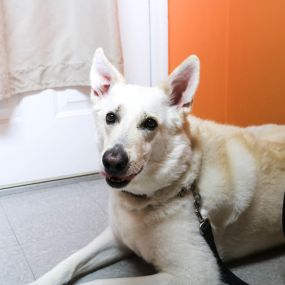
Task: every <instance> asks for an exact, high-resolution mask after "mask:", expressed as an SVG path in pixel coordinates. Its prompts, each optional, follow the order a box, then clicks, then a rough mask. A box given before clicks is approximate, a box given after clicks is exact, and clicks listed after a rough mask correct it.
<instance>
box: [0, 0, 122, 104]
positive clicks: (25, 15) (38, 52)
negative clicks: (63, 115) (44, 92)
mask: <svg viewBox="0 0 285 285" xmlns="http://www.w3.org/2000/svg"><path fill="white" fill-rule="evenodd" d="M99 46H101V47H103V48H104V51H105V53H106V54H107V56H108V57H109V58H110V60H111V61H112V62H113V63H114V64H115V65H116V66H117V67H118V68H119V69H121V70H122V53H121V49H120V40H119V27H118V19H117V6H116V0H44V1H43V0H21V1H20V0H0V100H1V99H3V98H6V97H10V96H12V95H14V94H18V93H23V92H27V91H34V90H40V89H45V88H53V87H68V86H82V85H83V86H84V85H89V69H90V65H91V60H92V56H93V52H94V50H95V48H96V47H99Z"/></svg>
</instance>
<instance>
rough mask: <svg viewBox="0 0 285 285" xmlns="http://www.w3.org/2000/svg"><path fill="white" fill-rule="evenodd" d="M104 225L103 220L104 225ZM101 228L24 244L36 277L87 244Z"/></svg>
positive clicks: (24, 249)
mask: <svg viewBox="0 0 285 285" xmlns="http://www.w3.org/2000/svg"><path fill="white" fill-rule="evenodd" d="M103 226H105V225H103V222H102V227H103ZM100 232H101V229H99V228H98V229H97V230H94V231H87V232H79V233H73V234H69V235H64V234H61V235H58V236H57V238H56V239H44V240H40V241H37V242H35V243H29V244H26V245H23V251H24V253H25V256H26V258H27V261H28V263H29V264H30V266H31V268H32V270H33V273H34V275H35V276H36V278H38V277H40V276H41V275H42V274H44V273H45V272H47V271H49V270H50V269H51V268H53V267H54V266H55V265H56V264H57V263H59V262H60V261H62V260H63V259H65V258H67V257H68V256H70V255H71V254H72V253H73V252H75V251H77V250H79V249H80V248H82V247H84V246H85V245H87V244H88V243H89V242H90V241H91V240H93V239H94V238H95V237H96V236H97V235H98V234H99V233H100Z"/></svg>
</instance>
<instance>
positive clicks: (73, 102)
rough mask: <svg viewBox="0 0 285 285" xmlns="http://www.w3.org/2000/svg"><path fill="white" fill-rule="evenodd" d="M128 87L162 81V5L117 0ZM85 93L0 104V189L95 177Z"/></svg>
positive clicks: (38, 95) (51, 93)
mask: <svg viewBox="0 0 285 285" xmlns="http://www.w3.org/2000/svg"><path fill="white" fill-rule="evenodd" d="M118 3H119V16H120V30H121V37H122V47H123V53H124V60H125V76H126V78H127V81H129V82H131V83H138V84H143V85H152V84H154V83H156V82H157V81H159V80H160V79H163V78H165V77H166V75H167V68H168V64H167V0H157V1H150V0H140V1H133V0H119V2H118ZM98 170H99V154H98V151H97V147H96V129H95V125H94V121H93V116H92V109H91V105H90V101H89V88H88V87H84V88H83V87H81V88H69V89H68V88H66V89H56V90H54V89H52V90H51V89H49V90H44V91H41V92H35V93H32V94H23V95H19V96H15V97H13V98H11V99H9V100H4V101H1V102H0V188H7V187H11V186H15V185H23V184H29V183H34V182H39V181H46V180H52V179H58V178H63V177H70V176H77V175H83V174H89V173H96V172H98Z"/></svg>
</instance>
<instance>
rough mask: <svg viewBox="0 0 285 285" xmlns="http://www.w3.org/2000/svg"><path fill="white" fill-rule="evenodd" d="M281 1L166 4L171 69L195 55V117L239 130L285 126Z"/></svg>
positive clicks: (284, 5) (284, 13)
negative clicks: (264, 125)
mask: <svg viewBox="0 0 285 285" xmlns="http://www.w3.org/2000/svg"><path fill="white" fill-rule="evenodd" d="M284 28H285V1H284V0H272V1H269V0H255V1H253V0H252V1H248V0H239V1H236V0H215V1H212V0H169V69H170V71H171V70H173V68H174V67H175V66H177V65H178V64H179V63H180V62H181V61H182V60H183V59H184V58H185V57H187V56H188V55H189V54H192V53H195V54H197V55H198V56H199V57H200V60H201V83H200V88H199V90H198V92H197V94H196V97H195V100H194V102H195V103H194V108H193V113H194V114H196V115H197V116H200V117H203V118H209V119H214V120H217V121H220V122H227V123H234V124H238V125H248V124H261V123H268V122H272V123H285V111H284V106H285V32H284Z"/></svg>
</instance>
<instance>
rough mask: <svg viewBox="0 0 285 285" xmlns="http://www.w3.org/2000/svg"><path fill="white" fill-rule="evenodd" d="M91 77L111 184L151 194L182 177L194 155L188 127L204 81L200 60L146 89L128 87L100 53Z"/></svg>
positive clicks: (105, 168) (101, 146)
mask: <svg viewBox="0 0 285 285" xmlns="http://www.w3.org/2000/svg"><path fill="white" fill-rule="evenodd" d="M90 79H91V88H92V90H91V98H92V102H93V104H94V113H95V122H96V125H97V129H98V138H99V141H98V143H99V150H100V152H101V155H102V159H101V161H102V163H101V167H102V174H103V175H104V176H105V178H106V181H107V183H108V184H109V185H110V186H111V187H113V188H121V189H123V190H127V191H128V192H132V193H134V194H146V195H151V194H152V193H154V192H155V191H156V190H158V189H160V188H162V187H165V186H167V185H169V184H171V183H172V182H173V181H175V180H176V179H178V178H179V177H180V176H181V175H182V174H183V173H184V172H185V171H186V168H187V167H188V166H189V165H188V164H187V162H188V161H189V157H190V155H191V148H190V147H189V139H188V138H187V135H186V133H185V130H184V129H185V120H186V119H185V117H186V114H187V113H188V112H189V111H190V108H191V103H192V100H193V95H194V93H195V91H196V89H197V86H198V82H199V59H198V58H197V57H196V56H190V57H189V58H187V59H186V60H185V61H184V62H183V63H182V64H181V65H180V66H179V67H178V68H176V69H175V70H174V71H173V73H172V74H171V75H170V76H169V79H168V81H167V82H166V83H164V84H163V85H161V86H159V87H142V86H138V85H131V84H126V83H125V80H124V78H123V76H122V75H121V74H120V72H119V71H118V70H117V69H116V68H115V67H114V66H113V65H112V64H111V63H110V62H109V61H108V60H107V58H106V57H105V55H104V53H103V51H102V49H97V50H96V52H95V54H94V58H93V64H92V68H91V73H90ZM187 131H188V130H186V132H187Z"/></svg>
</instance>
